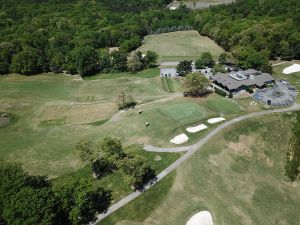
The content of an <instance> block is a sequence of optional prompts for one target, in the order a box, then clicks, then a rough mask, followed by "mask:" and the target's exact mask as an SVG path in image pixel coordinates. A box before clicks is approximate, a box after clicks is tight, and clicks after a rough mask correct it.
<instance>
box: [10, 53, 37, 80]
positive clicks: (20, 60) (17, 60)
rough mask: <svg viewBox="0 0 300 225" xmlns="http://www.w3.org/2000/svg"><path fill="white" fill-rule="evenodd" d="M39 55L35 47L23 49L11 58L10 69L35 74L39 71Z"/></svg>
mask: <svg viewBox="0 0 300 225" xmlns="http://www.w3.org/2000/svg"><path fill="white" fill-rule="evenodd" d="M38 59H39V55H38V51H37V50H36V49H33V48H31V49H25V50H23V51H21V52H19V53H17V54H15V55H14V56H13V58H12V70H13V71H14V72H16V73H21V74H25V75H32V74H37V73H39V72H40V71H41V68H40V65H39V61H38Z"/></svg>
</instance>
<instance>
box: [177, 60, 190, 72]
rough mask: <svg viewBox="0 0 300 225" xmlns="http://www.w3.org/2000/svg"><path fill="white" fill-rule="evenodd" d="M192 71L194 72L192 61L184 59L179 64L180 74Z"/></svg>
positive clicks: (178, 70)
mask: <svg viewBox="0 0 300 225" xmlns="http://www.w3.org/2000/svg"><path fill="white" fill-rule="evenodd" d="M191 72H192V61H187V60H184V61H182V62H180V63H179V64H178V66H177V73H178V74H179V75H180V76H185V75H186V74H188V73H191Z"/></svg>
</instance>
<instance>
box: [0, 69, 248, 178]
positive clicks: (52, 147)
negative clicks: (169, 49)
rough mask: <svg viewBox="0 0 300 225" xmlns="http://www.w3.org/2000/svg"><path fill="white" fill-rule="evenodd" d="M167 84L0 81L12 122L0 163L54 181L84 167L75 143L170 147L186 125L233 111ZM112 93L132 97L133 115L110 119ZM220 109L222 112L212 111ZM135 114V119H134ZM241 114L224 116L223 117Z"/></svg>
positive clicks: (0, 107)
mask: <svg viewBox="0 0 300 225" xmlns="http://www.w3.org/2000/svg"><path fill="white" fill-rule="evenodd" d="M148 72H149V71H148ZM144 73H147V72H144ZM111 75H112V76H113V75H115V74H111ZM105 76H109V75H105ZM168 82H170V83H173V84H174V85H173V86H174V87H175V88H174V89H172V91H170V89H167V90H166V88H165V84H164V83H163V81H162V79H161V78H159V77H149V78H141V77H132V74H127V75H125V74H123V75H122V76H119V77H118V78H115V79H110V78H109V79H104V78H101V79H96V80H83V81H76V80H73V77H72V76H62V75H55V74H43V75H37V76H31V77H25V76H18V75H9V76H2V77H0V96H1V97H0V111H1V112H10V113H13V114H15V115H16V116H18V118H19V119H18V122H17V123H15V124H13V125H11V126H7V127H5V128H1V129H0V146H1V149H0V158H1V159H3V160H7V161H18V162H21V163H22V165H23V166H24V168H25V170H26V171H28V172H30V173H32V174H36V175H47V176H49V177H50V178H56V177H59V176H63V175H66V174H70V173H72V172H74V171H76V170H78V169H80V168H83V167H84V165H83V164H82V163H81V162H80V161H79V160H78V159H77V157H76V156H75V153H74V146H75V143H76V142H77V141H78V140H80V139H81V138H89V139H94V140H96V141H98V140H100V139H102V138H104V137H106V136H112V137H117V138H119V139H121V141H122V142H123V143H124V144H125V145H126V144H133V143H138V144H142V145H148V144H151V145H154V146H161V147H164V146H166V147H174V145H173V144H171V143H170V142H169V141H170V140H171V139H172V138H173V137H174V136H176V135H178V134H180V133H183V132H186V130H185V129H186V128H187V127H188V126H193V125H198V124H199V123H205V122H206V120H207V119H208V118H210V117H215V116H220V115H221V114H223V113H224V109H226V110H228V109H227V108H230V109H231V108H234V107H236V104H237V103H233V102H232V101H231V100H225V99H222V98H220V97H219V96H217V95H214V94H213V95H211V96H209V97H207V98H201V99H194V98H184V97H181V92H180V91H179V90H180V82H181V81H180V80H176V81H175V80H174V81H168ZM170 86H171V85H170ZM120 87H122V88H123V89H126V90H127V92H128V93H130V94H132V95H133V96H134V98H136V100H137V101H138V103H139V105H138V106H137V108H136V109H131V110H128V111H124V112H120V113H117V112H118V110H117V107H116V104H115V100H116V92H117V90H118V89H120ZM214 101H216V102H215V103H214ZM223 101H224V102H223ZM220 102H221V103H222V107H216V105H218V104H221V103H220ZM210 105H214V106H215V107H209V106H210ZM227 105H228V106H227ZM233 106H234V107H233ZM140 109H142V110H143V113H142V114H139V113H138V111H139V110H140ZM245 112H246V111H245V110H241V111H240V112H237V111H235V110H233V111H226V113H228V114H226V118H227V119H230V118H232V117H233V116H236V115H237V114H242V113H245ZM112 117H113V119H112ZM146 122H149V123H150V126H149V127H146V126H145V124H146ZM214 127H215V126H209V129H207V130H206V131H203V132H199V133H197V134H189V137H190V140H189V142H188V143H186V144H187V145H189V144H192V143H194V142H196V141H197V140H199V138H200V137H202V136H203V135H205V134H206V133H207V132H208V131H209V130H210V129H212V128H214Z"/></svg>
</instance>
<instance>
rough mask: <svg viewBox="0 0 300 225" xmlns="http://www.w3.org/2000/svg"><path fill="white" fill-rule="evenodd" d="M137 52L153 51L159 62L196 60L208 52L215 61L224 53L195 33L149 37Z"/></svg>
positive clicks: (187, 32) (212, 42) (208, 40)
mask: <svg viewBox="0 0 300 225" xmlns="http://www.w3.org/2000/svg"><path fill="white" fill-rule="evenodd" d="M138 50H139V51H141V52H143V53H145V52H147V51H155V52H156V53H157V54H158V55H159V62H171V61H181V60H196V59H197V58H199V57H200V56H201V54H202V53H203V52H210V53H211V54H212V55H213V57H214V59H217V58H218V56H219V55H220V54H221V53H222V52H224V50H223V49H222V48H221V47H220V46H218V45H217V44H216V43H215V42H214V41H212V40H211V39H209V38H208V37H204V36H201V35H200V34H199V33H198V32H197V31H178V32H172V33H165V34H159V35H149V36H146V37H145V40H144V44H143V45H142V46H141V47H140V48H139V49H138Z"/></svg>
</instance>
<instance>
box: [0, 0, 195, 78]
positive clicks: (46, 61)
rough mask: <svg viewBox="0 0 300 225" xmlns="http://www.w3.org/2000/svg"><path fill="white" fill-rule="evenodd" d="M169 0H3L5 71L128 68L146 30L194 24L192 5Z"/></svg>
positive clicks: (1, 69)
mask: <svg viewBox="0 0 300 225" xmlns="http://www.w3.org/2000/svg"><path fill="white" fill-rule="evenodd" d="M168 2H169V1H166V0H141V1H135V0H130V1H128V0H127V1H124V0H115V1H109V0H101V1H87V0H82V1H75V0H74V1H71V0H69V1H42V0H40V1H38V0H10V1H7V0H1V1H0V5H1V8H0V73H2V74H5V73H9V72H18V73H22V74H28V75H29V74H36V73H40V72H47V71H54V72H61V71H62V70H66V71H68V72H70V73H80V74H83V75H87V74H93V73H96V72H99V71H102V70H104V69H105V70H106V71H123V70H126V59H127V53H128V52H130V51H132V50H134V49H136V48H137V47H138V46H140V44H141V40H142V38H143V37H144V36H145V35H147V34H148V33H151V32H155V31H156V30H158V29H160V28H164V27H165V28H170V27H172V29H173V30H176V29H184V27H186V25H187V24H189V23H190V22H189V21H187V20H186V19H185V18H186V15H188V10H186V9H183V8H182V9H180V10H178V11H176V12H175V11H169V10H166V9H162V8H164V6H166V4H167V3H168ZM115 46H118V47H120V51H119V52H114V53H112V54H111V55H110V53H109V52H108V50H107V47H115Z"/></svg>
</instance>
